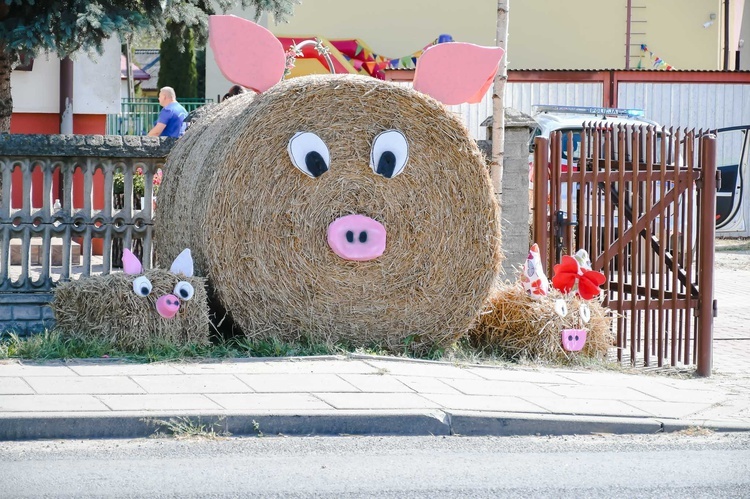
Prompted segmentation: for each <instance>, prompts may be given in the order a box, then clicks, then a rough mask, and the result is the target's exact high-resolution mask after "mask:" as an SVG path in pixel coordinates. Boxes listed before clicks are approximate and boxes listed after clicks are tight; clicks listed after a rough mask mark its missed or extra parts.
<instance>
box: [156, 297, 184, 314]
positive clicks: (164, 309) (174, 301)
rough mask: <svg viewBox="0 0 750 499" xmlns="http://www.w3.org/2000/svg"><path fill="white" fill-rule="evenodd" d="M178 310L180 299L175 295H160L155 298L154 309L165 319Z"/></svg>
mask: <svg viewBox="0 0 750 499" xmlns="http://www.w3.org/2000/svg"><path fill="white" fill-rule="evenodd" d="M179 310H180V299H179V298H177V297H176V296H175V295H164V296H160V297H159V299H158V300H156V311H157V312H159V315H161V316H162V317H164V318H165V319H171V318H172V317H174V316H175V315H176V314H177V312H179Z"/></svg>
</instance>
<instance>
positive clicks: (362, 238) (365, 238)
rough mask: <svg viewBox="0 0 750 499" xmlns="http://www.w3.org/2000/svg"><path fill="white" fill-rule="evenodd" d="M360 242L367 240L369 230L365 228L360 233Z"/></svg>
mask: <svg viewBox="0 0 750 499" xmlns="http://www.w3.org/2000/svg"><path fill="white" fill-rule="evenodd" d="M359 242H360V243H363V244H364V243H366V242H367V231H364V230H363V231H362V232H360V233H359Z"/></svg>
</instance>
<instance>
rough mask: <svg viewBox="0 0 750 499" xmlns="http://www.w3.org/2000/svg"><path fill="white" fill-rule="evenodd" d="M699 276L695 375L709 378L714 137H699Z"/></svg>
mask: <svg viewBox="0 0 750 499" xmlns="http://www.w3.org/2000/svg"><path fill="white" fill-rule="evenodd" d="M701 141H702V144H701V145H702V147H701V152H702V154H701V191H702V192H701V197H700V199H701V212H700V225H701V227H700V240H699V242H698V245H699V250H698V251H699V254H700V269H701V271H700V273H699V277H698V289H699V290H700V298H699V302H698V313H699V314H700V315H699V317H698V331H697V334H698V352H697V357H698V359H697V361H698V362H697V370H696V371H697V373H698V375H699V376H710V375H711V368H712V361H713V348H712V347H713V345H712V344H713V326H714V315H713V302H714V272H713V268H714V250H715V241H714V238H715V237H716V136H715V135H706V136H704V137H703V138H701Z"/></svg>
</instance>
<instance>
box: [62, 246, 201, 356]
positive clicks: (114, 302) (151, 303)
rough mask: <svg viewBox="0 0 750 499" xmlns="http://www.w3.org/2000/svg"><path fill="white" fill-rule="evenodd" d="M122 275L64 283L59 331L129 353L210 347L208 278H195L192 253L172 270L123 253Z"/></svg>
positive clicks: (186, 253) (180, 257)
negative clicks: (157, 346) (146, 265)
mask: <svg viewBox="0 0 750 499" xmlns="http://www.w3.org/2000/svg"><path fill="white" fill-rule="evenodd" d="M122 260H123V272H118V273H114V274H109V275H104V276H90V277H81V278H80V279H78V280H73V281H69V282H63V283H60V284H59V285H58V286H57V287H56V288H55V292H54V298H53V300H52V303H51V307H52V310H53V312H54V314H55V321H56V324H57V326H56V328H57V330H58V331H61V332H62V333H63V334H64V335H66V336H69V337H75V338H85V339H94V338H96V339H101V340H107V341H112V343H113V344H114V345H115V346H117V347H119V348H122V349H125V350H138V349H141V348H144V347H146V346H148V345H150V344H153V343H159V342H163V343H167V344H173V345H184V344H188V343H191V344H200V345H205V344H208V343H209V319H208V299H207V295H206V290H205V279H203V278H200V277H194V276H193V259H192V256H191V254H190V250H189V249H185V250H184V251H182V253H180V254H179V255H178V256H177V258H175V260H174V262H173V263H172V266H171V268H170V269H169V270H168V271H167V270H164V269H159V268H155V269H151V270H147V271H146V272H143V267H142V265H141V262H140V261H138V258H137V257H136V256H135V255H133V253H132V252H131V251H130V250H128V249H125V250H124V252H123V257H122Z"/></svg>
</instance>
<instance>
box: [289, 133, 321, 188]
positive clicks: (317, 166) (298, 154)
mask: <svg viewBox="0 0 750 499" xmlns="http://www.w3.org/2000/svg"><path fill="white" fill-rule="evenodd" d="M287 150H288V151H289V158H291V160H292V164H294V166H296V167H297V168H298V169H299V170H300V171H301V172H302V173H304V174H305V175H307V176H308V177H312V178H317V177H320V176H321V175H323V174H324V173H325V172H327V171H328V165H330V164H331V155H330V153H329V152H328V147H326V144H325V142H323V140H322V139H321V138H320V137H318V136H317V135H315V134H314V133H312V132H297V133H295V134H294V137H292V138H291V139H290V140H289V146H288V147H287Z"/></svg>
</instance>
